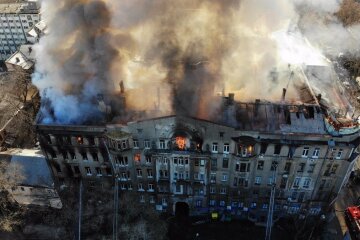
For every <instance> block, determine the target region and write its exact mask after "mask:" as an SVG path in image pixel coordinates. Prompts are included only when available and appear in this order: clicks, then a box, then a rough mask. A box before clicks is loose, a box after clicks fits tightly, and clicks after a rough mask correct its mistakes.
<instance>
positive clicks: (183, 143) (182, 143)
mask: <svg viewBox="0 0 360 240" xmlns="http://www.w3.org/2000/svg"><path fill="white" fill-rule="evenodd" d="M175 141H176V145H177V147H178V148H179V149H180V150H184V149H185V146H186V139H185V138H184V137H176V138H175Z"/></svg>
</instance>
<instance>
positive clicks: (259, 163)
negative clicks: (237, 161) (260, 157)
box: [257, 161, 264, 170]
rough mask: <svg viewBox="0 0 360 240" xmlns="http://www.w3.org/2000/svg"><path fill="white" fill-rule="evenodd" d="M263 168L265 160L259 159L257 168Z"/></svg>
mask: <svg viewBox="0 0 360 240" xmlns="http://www.w3.org/2000/svg"><path fill="white" fill-rule="evenodd" d="M263 169H264V161H258V164H257V170H263Z"/></svg>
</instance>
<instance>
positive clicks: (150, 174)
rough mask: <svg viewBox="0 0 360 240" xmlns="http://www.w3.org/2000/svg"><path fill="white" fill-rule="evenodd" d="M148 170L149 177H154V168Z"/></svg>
mask: <svg viewBox="0 0 360 240" xmlns="http://www.w3.org/2000/svg"><path fill="white" fill-rule="evenodd" d="M146 172H147V177H148V178H152V177H153V172H152V169H147V170H146Z"/></svg>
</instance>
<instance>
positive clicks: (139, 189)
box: [138, 183, 144, 191]
mask: <svg viewBox="0 0 360 240" xmlns="http://www.w3.org/2000/svg"><path fill="white" fill-rule="evenodd" d="M138 191H144V187H143V184H142V183H139V184H138Z"/></svg>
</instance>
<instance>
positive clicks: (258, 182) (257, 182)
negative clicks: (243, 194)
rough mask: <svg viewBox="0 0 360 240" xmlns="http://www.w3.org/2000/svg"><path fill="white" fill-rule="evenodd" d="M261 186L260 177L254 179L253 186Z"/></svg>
mask: <svg viewBox="0 0 360 240" xmlns="http://www.w3.org/2000/svg"><path fill="white" fill-rule="evenodd" d="M260 184H261V177H255V185H260Z"/></svg>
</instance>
